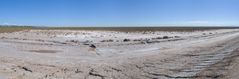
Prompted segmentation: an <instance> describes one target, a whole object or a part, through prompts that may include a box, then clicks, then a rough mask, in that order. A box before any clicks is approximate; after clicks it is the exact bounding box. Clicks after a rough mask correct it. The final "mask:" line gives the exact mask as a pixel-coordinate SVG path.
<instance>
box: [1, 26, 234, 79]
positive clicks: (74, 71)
mask: <svg viewBox="0 0 239 79" xmlns="http://www.w3.org/2000/svg"><path fill="white" fill-rule="evenodd" d="M0 79H239V29H211V30H194V31H130V32H125V31H112V30H109V31H104V30H72V29H71V30H61V29H52V30H50V29H48V30H45V29H32V30H29V29H28V30H22V31H17V32H11V33H0Z"/></svg>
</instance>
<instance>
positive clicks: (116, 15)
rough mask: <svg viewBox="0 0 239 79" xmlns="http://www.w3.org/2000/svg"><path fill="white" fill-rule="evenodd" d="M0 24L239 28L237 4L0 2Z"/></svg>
mask: <svg viewBox="0 0 239 79" xmlns="http://www.w3.org/2000/svg"><path fill="white" fill-rule="evenodd" d="M0 24H1V25H2V24H17V25H47V26H105V25H107V26H110V25H114V26H120V25H124V26H126V25H134V26H137V25H142V26H144V25H146V26H147V25H152V26H155V25H160V26H162V25H179V26H181V25H237V26H238V25H239V0H0Z"/></svg>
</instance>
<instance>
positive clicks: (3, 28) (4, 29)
mask: <svg viewBox="0 0 239 79" xmlns="http://www.w3.org/2000/svg"><path fill="white" fill-rule="evenodd" d="M31 28H32V27H29V26H0V33H9V32H16V31H22V30H29V29H31Z"/></svg>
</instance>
